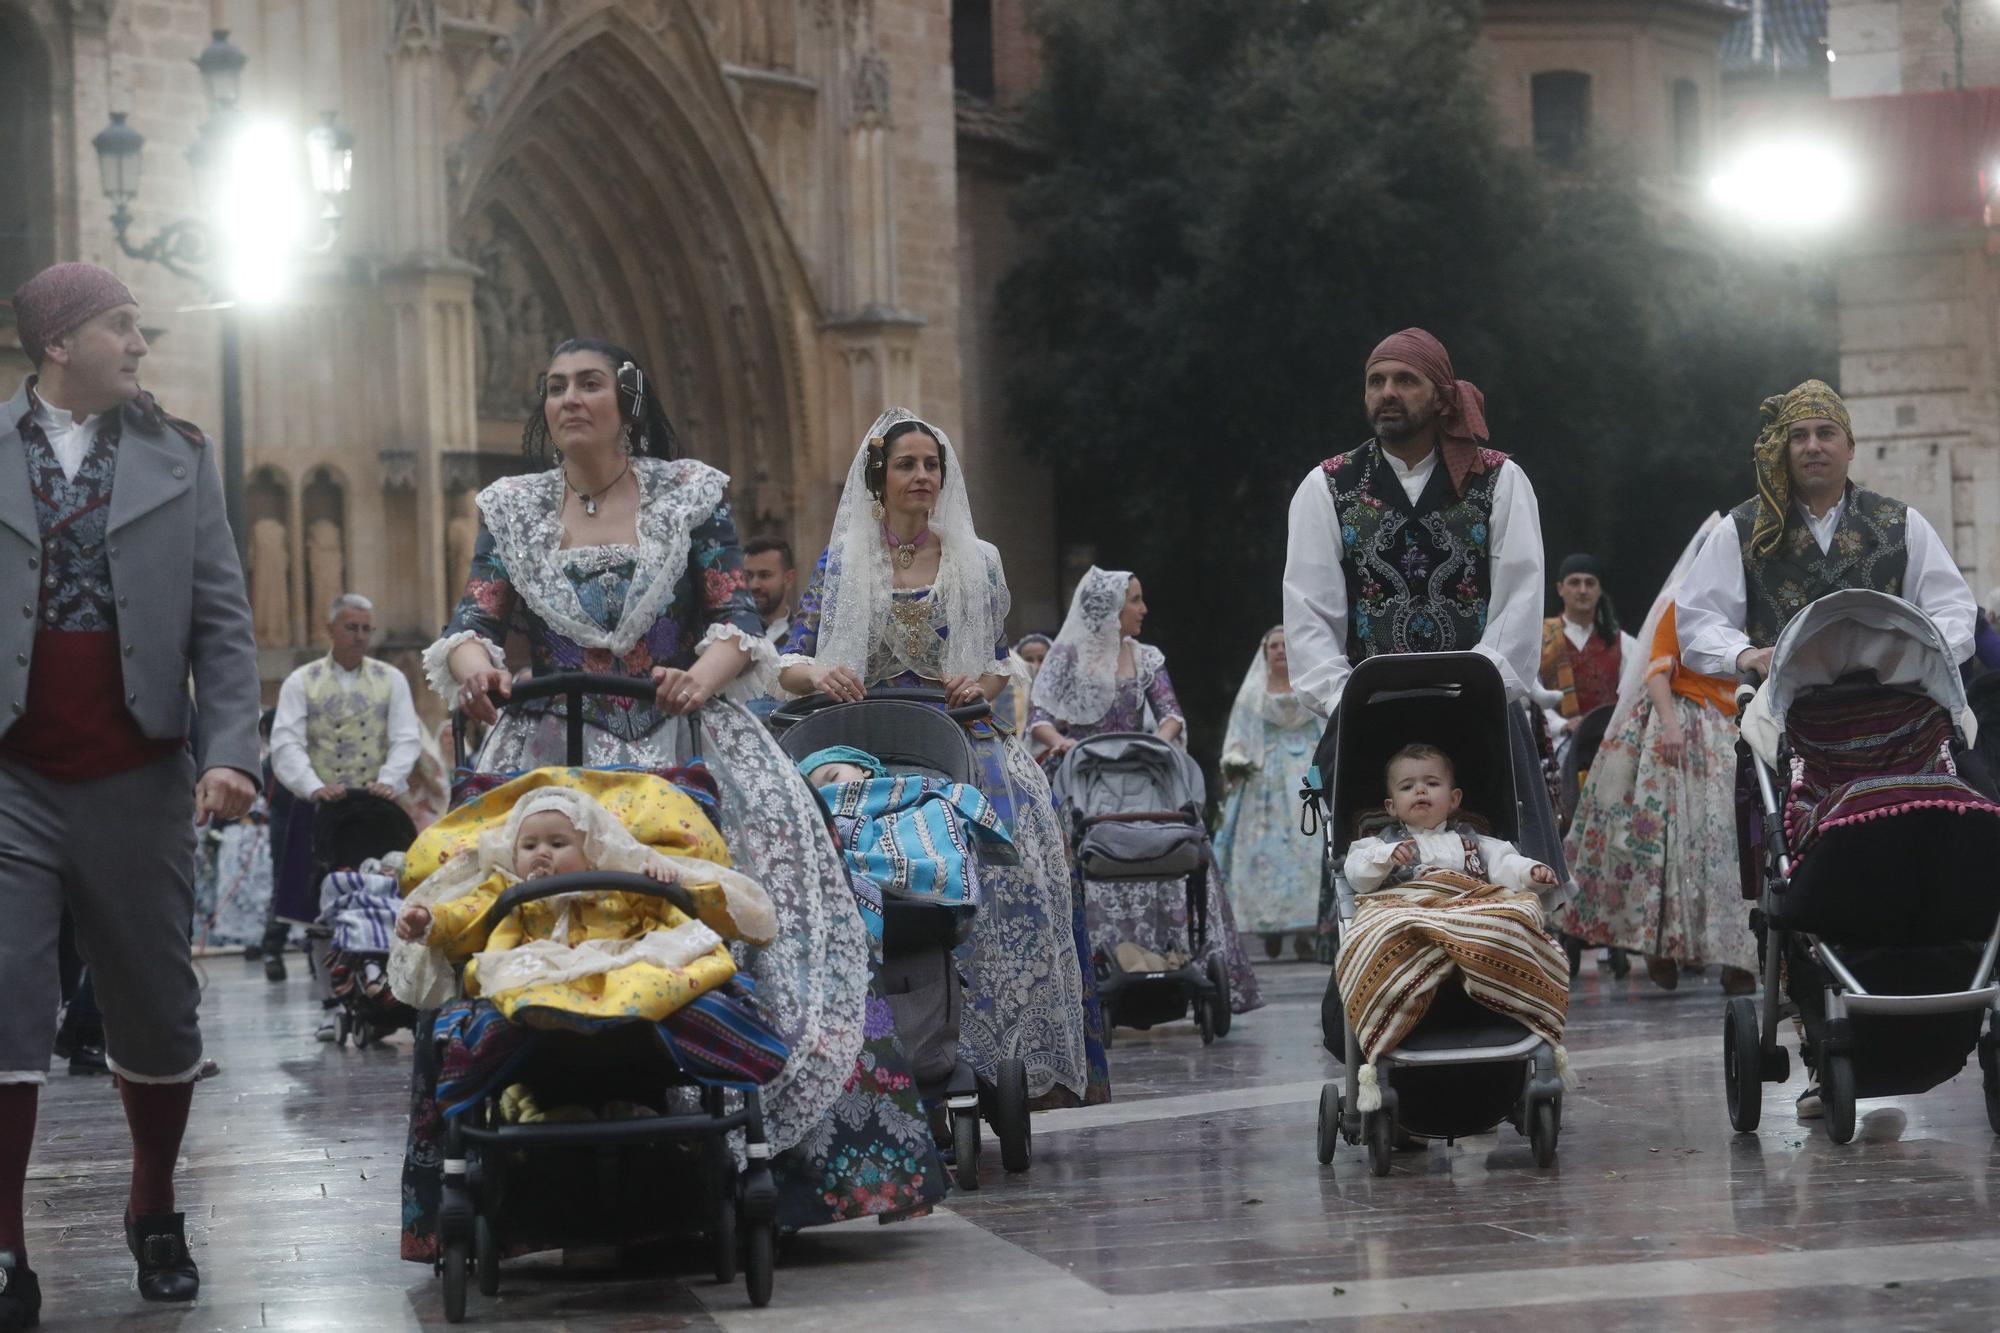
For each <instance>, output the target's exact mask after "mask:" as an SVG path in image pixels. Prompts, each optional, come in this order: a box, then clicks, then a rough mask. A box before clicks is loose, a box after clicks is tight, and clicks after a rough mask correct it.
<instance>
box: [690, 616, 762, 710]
mask: <svg viewBox="0 0 2000 1333" xmlns="http://www.w3.org/2000/svg"><path fill="white" fill-rule="evenodd" d="M725 639H726V640H728V641H729V642H731V643H734V644H735V645H736V646H737V647H738V648H741V649H742V650H743V651H744V652H746V653H748V654H749V655H750V661H749V664H748V665H746V666H745V667H744V668H743V670H742V671H741V672H739V673H738V674H737V677H736V679H735V680H732V681H730V682H729V683H728V684H727V685H725V686H723V687H722V697H723V698H725V699H729V700H732V701H734V702H736V703H739V704H747V703H749V702H750V701H751V700H752V699H761V698H763V697H764V696H765V695H767V694H769V693H770V692H771V691H772V690H773V689H774V688H776V686H777V684H778V650H777V649H775V648H773V647H772V646H771V641H770V640H769V639H766V638H765V637H764V636H763V635H761V634H751V633H749V632H748V631H746V630H745V629H743V627H742V626H740V625H731V624H727V623H718V624H714V625H710V626H709V627H708V633H706V634H704V635H702V636H701V642H700V643H698V644H696V645H695V648H694V655H695V656H696V657H700V656H701V655H702V653H703V652H704V651H706V650H707V648H708V645H710V644H711V643H720V642H722V641H724V640H725Z"/></svg>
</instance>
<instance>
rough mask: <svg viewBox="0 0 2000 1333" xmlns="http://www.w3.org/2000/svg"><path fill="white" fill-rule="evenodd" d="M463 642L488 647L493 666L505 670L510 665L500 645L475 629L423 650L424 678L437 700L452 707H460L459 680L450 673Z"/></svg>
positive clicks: (445, 638)
mask: <svg viewBox="0 0 2000 1333" xmlns="http://www.w3.org/2000/svg"><path fill="white" fill-rule="evenodd" d="M462 643H479V644H482V645H484V646H485V648H486V655H487V656H488V657H490V658H492V659H493V665H494V666H496V667H500V668H502V669H503V670H504V669H505V668H506V666H507V654H506V653H505V652H503V651H502V650H501V647H500V645H499V644H497V643H495V642H493V640H491V639H489V638H487V637H486V636H485V635H484V634H481V633H480V632H479V631H478V630H476V629H462V630H460V631H459V632H458V633H456V634H447V635H445V636H444V637H443V638H442V639H439V640H438V641H437V642H436V643H434V644H432V645H431V646H430V647H428V648H426V649H424V679H425V680H426V681H428V682H430V687H431V689H433V690H435V691H436V692H437V696H438V698H440V699H442V700H444V701H445V703H446V705H447V706H449V707H452V708H456V707H457V706H458V677H456V676H454V675H452V674H451V655H452V654H453V653H454V652H456V651H457V650H458V646H459V645H460V644H462Z"/></svg>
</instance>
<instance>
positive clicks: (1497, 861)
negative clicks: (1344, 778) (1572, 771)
mask: <svg viewBox="0 0 2000 1333" xmlns="http://www.w3.org/2000/svg"><path fill="white" fill-rule="evenodd" d="M1286 637H1287V638H1289V637H1290V636H1289V635H1287V636H1286ZM1409 840H1410V841H1411V842H1414V843H1415V844H1417V860H1416V864H1417V865H1419V866H1428V867H1430V868H1433V869H1436V870H1453V871H1457V872H1458V873H1459V874H1461V875H1462V874H1465V873H1466V870H1465V842H1464V840H1463V839H1462V838H1461V837H1460V836H1459V835H1458V834H1456V833H1453V832H1452V831H1451V830H1450V829H1449V828H1447V827H1444V826H1442V825H1440V826H1439V827H1437V828H1434V829H1411V830H1410V838H1409ZM1473 841H1475V842H1476V843H1478V845H1479V859H1480V860H1482V861H1484V862H1485V863H1486V882H1487V883H1488V884H1498V885H1499V886H1500V887H1501V888H1503V889H1512V890H1514V892H1516V893H1540V892H1541V891H1542V889H1543V887H1544V886H1543V885H1539V884H1537V883H1535V881H1534V880H1532V879H1530V878H1529V876H1530V875H1532V874H1533V873H1534V870H1535V867H1536V866H1537V865H1540V864H1541V863H1540V862H1539V861H1536V860H1535V859H1534V858H1533V857H1528V856H1523V855H1521V853H1520V852H1519V851H1518V850H1517V849H1516V848H1515V846H1514V844H1513V843H1511V842H1502V841H1501V840H1500V839H1498V838H1489V837H1487V836H1485V835H1484V834H1475V835H1473ZM1402 845H1403V843H1402V840H1401V839H1396V840H1390V839H1387V838H1356V839H1355V840H1354V844H1353V845H1352V846H1350V847H1349V848H1348V849H1347V860H1346V861H1345V863H1343V865H1342V867H1341V868H1342V870H1343V871H1344V872H1345V873H1346V875H1347V882H1348V884H1349V885H1351V886H1352V887H1353V889H1354V891H1355V893H1357V894H1363V893H1372V892H1374V891H1375V890H1376V889H1378V888H1380V887H1381V886H1382V881H1383V880H1385V879H1387V878H1389V872H1390V871H1392V870H1394V869H1395V868H1396V866H1395V859H1396V849H1397V848H1398V847H1401V846H1402Z"/></svg>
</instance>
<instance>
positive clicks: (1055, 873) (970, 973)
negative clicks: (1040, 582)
mask: <svg viewBox="0 0 2000 1333" xmlns="http://www.w3.org/2000/svg"><path fill="white" fill-rule="evenodd" d="M827 561H828V556H827V554H825V553H822V554H821V555H820V558H819V560H818V562H817V563H816V564H815V565H814V567H813V576H812V579H811V580H810V582H809V584H808V586H807V588H806V591H805V594H804V595H803V596H802V597H801V598H800V599H799V610H798V613H797V614H796V615H795V616H794V617H793V618H792V632H791V636H790V637H789V638H788V639H787V640H786V641H785V654H784V658H783V659H782V660H783V663H784V664H785V665H792V664H794V662H795V661H796V662H801V663H802V662H808V661H810V660H811V658H812V654H813V652H814V651H815V649H817V647H818V646H819V627H820V620H821V616H822V613H823V611H824V609H825V607H824V596H823V593H824V585H825V583H826V569H827ZM930 592H931V590H930V589H929V588H897V589H895V590H894V593H893V596H894V599H895V611H894V612H893V622H894V626H895V629H894V630H893V631H892V632H897V633H902V634H905V635H906V636H907V637H906V640H905V643H904V645H903V646H904V648H905V649H906V650H907V649H909V648H910V647H911V646H912V645H913V643H918V644H920V643H928V644H929V645H934V646H932V647H931V648H930V651H931V653H932V655H933V656H935V655H936V653H937V651H938V647H937V646H941V645H942V643H943V642H944V640H945V639H946V638H948V637H949V636H950V633H951V627H950V626H949V625H947V624H945V623H943V615H942V610H941V608H940V607H939V606H938V605H937V603H936V601H935V599H933V598H932V597H931V595H930ZM1004 595H1005V590H1004V585H1003V586H1002V587H1001V588H1000V589H999V591H998V592H997V593H996V596H1003V597H1004ZM996 619H1000V617H996ZM926 636H927V637H926ZM912 655H913V656H914V655H916V654H912ZM869 657H870V667H871V670H870V672H869V674H870V675H871V676H875V677H876V678H875V679H873V680H871V681H870V682H869V683H870V684H871V685H892V686H924V685H931V686H935V685H936V684H937V683H938V680H939V678H940V677H939V676H938V675H932V676H928V677H926V676H924V675H921V674H919V673H918V672H915V671H911V670H908V669H893V670H892V669H891V667H889V666H883V665H880V664H879V662H878V659H887V660H889V661H891V662H893V659H889V658H887V655H886V654H883V653H881V652H879V651H878V652H871V653H870V655H869ZM1006 659H1007V642H1006V639H1005V638H1004V637H1003V638H1001V639H1000V640H999V641H998V642H997V643H996V644H995V645H994V649H993V668H992V670H993V671H994V672H995V673H996V674H997V673H1004V672H1005V671H1006V670H1007V666H1006ZM966 731H967V735H968V736H969V738H970V739H971V741H972V750H973V757H974V760H975V762H976V764H977V778H978V781H977V783H976V785H977V786H978V788H979V790H980V793H981V794H982V795H984V796H985V797H986V799H987V800H988V801H989V802H991V803H992V805H993V808H994V810H995V811H996V812H998V814H999V816H1000V818H1001V820H1002V822H1003V823H1005V824H1006V826H1007V828H1008V831H1009V832H1010V833H1011V834H1012V835H1013V839H1014V845H1015V847H1016V848H1017V849H1018V850H1019V851H1020V853H1021V864H1020V865H1019V866H982V867H981V868H980V872H979V873H980V883H981V886H982V888H983V890H984V892H985V896H986V907H985V910H983V911H981V912H980V913H979V915H978V916H977V917H976V918H974V923H973V931H972V937H971V938H970V939H968V940H967V941H966V942H965V943H964V944H963V945H961V946H959V953H958V958H959V964H960V966H961V968H962V969H963V972H964V975H965V979H966V985H967V989H968V991H969V994H968V996H967V1003H966V1010H965V1018H964V1020H963V1024H962V1026H961V1029H960V1038H959V1039H960V1042H961V1044H962V1045H963V1047H964V1049H965V1052H966V1057H967V1058H968V1059H969V1060H971V1062H972V1064H973V1067H974V1068H975V1069H977V1070H978V1071H979V1072H980V1074H981V1075H982V1076H986V1077H991V1075H992V1073H993V1071H994V1068H995V1066H996V1065H997V1064H998V1063H999V1061H1000V1059H1001V1058H1002V1057H1003V1056H1008V1055H1017V1056H1019V1057H1020V1058H1021V1060H1022V1061H1023V1062H1024V1063H1025V1064H1026V1065H1027V1069H1028V1095H1029V1097H1030V1099H1031V1102H1032V1104H1033V1105H1034V1106H1035V1107H1036V1108H1037V1109H1040V1108H1042V1107H1050V1106H1073V1105H1078V1104H1086V1103H1096V1102H1102V1101H1105V1100H1107V1099H1108V1098H1109V1097H1110V1095H1111V1066H1110V1062H1109V1060H1108V1059H1107V1058H1106V1056H1105V1052H1104V1046H1103V1043H1102V1041H1101V1040H1100V1039H1099V1035H1098V1034H1099V1033H1100V1031H1101V1027H1100V1023H1099V1012H1098V1008H1097V986H1096V982H1095V979H1094V978H1093V977H1092V976H1091V975H1090V969H1089V965H1088V963H1087V961H1086V958H1087V951H1086V947H1085V936H1084V925H1083V913H1082V908H1081V904H1080V903H1079V902H1078V900H1077V897H1076V894H1075V893H1074V892H1073V890H1072V888H1071V884H1070V870H1069V856H1068V853H1067V852H1066V851H1065V849H1064V845H1063V838H1062V830H1061V828H1060V827H1059V826H1058V825H1057V823H1056V818H1055V806H1054V804H1053V802H1052V801H1051V799H1050V797H1049V785H1048V777H1047V775H1046V774H1045V773H1043V772H1042V770H1041V768H1040V766H1039V765H1037V764H1036V763H1035V761H1034V759H1033V757H1032V756H1030V755H1029V753H1028V751H1027V748H1026V747H1025V746H1024V745H1022V743H1021V740H1020V738H1019V737H1017V736H1015V735H1012V734H1011V733H1009V732H1007V731H1004V730H1002V729H1001V728H1000V727H998V726H996V725H994V723H993V722H991V721H984V722H978V723H974V724H972V725H970V726H968V727H967V728H966Z"/></svg>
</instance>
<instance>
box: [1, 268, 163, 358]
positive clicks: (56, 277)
mask: <svg viewBox="0 0 2000 1333" xmlns="http://www.w3.org/2000/svg"><path fill="white" fill-rule="evenodd" d="M137 304H138V302H137V301H135V300H133V299H132V292H131V289H130V288H128V287H126V285H125V284H124V283H122V282H120V281H119V280H118V275H117V274H115V273H113V272H112V271H111V270H110V269H108V268H99V267H98V266H97V265H95V264H54V265H51V266H50V267H48V268H45V269H43V270H42V271H41V272H40V273H37V274H36V275H35V276H34V277H32V278H29V279H28V280H27V281H26V282H24V283H22V284H21V287H20V290H19V291H17V292H15V293H14V322H15V324H16V325H17V326H18V328H19V331H20V334H21V350H22V351H23V352H25V353H27V356H28V360H29V361H30V362H31V363H32V364H34V365H37V366H39V365H40V364H42V357H43V355H44V354H45V353H46V352H47V351H48V350H49V344H50V343H52V342H54V341H56V339H58V338H60V337H62V336H63V335H64V334H66V333H69V332H72V331H73V330H75V329H76V328H78V327H79V326H81V325H84V324H87V323H89V322H90V321H91V320H93V319H96V318H97V317H98V316H99V315H101V314H103V313H104V312H105V311H107V310H115V309H117V308H118V307H119V306H121V305H137Z"/></svg>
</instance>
